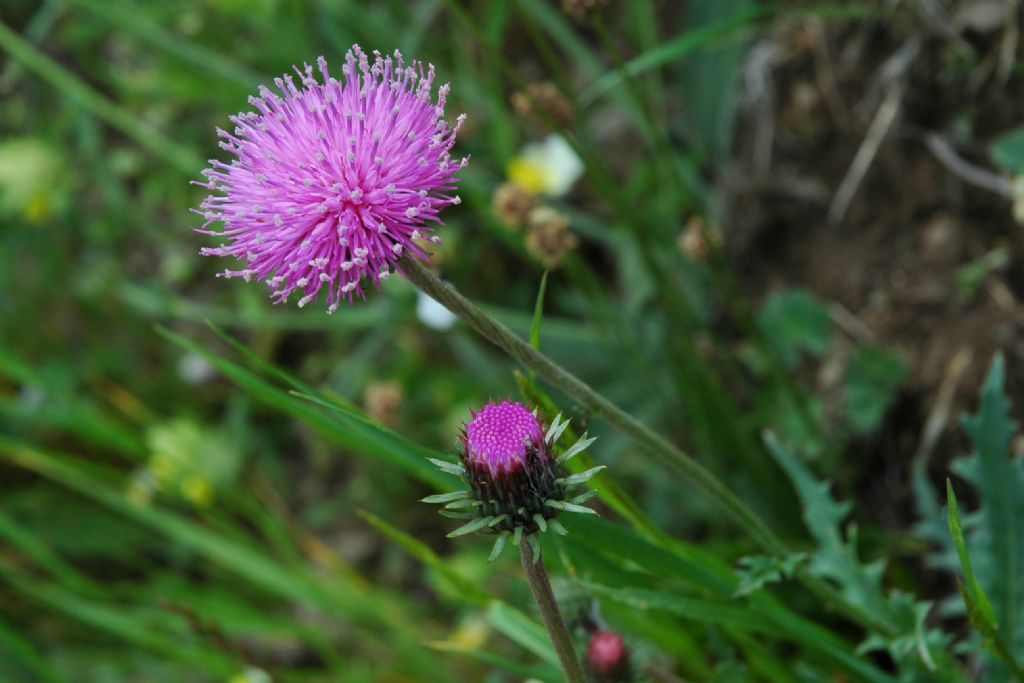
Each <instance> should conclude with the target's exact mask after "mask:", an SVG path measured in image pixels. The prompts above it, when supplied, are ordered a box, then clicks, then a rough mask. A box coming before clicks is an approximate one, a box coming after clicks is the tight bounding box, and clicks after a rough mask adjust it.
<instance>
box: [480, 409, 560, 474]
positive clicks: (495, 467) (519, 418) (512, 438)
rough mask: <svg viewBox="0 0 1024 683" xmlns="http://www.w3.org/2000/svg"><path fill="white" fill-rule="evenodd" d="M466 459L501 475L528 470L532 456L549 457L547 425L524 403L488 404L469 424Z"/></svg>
mask: <svg viewBox="0 0 1024 683" xmlns="http://www.w3.org/2000/svg"><path fill="white" fill-rule="evenodd" d="M464 444H465V447H466V456H465V457H466V460H468V461H469V462H470V463H472V464H473V465H475V466H482V467H486V468H487V469H488V470H489V471H490V474H491V476H499V475H500V474H502V473H508V472H510V471H512V470H514V469H517V468H521V467H525V466H526V465H527V459H528V457H529V456H530V454H531V453H533V452H536V453H537V454H538V456H540V457H544V458H549V457H550V456H548V455H547V450H546V448H544V446H545V443H544V425H543V423H542V422H541V421H540V418H538V417H537V416H536V415H535V414H534V413H533V412H531V411H530V410H529V409H527V408H526V406H524V405H522V404H521V403H511V402H505V403H497V404H495V403H488V404H487V405H486V406H484V407H483V408H482V409H481V410H480V412H478V413H476V414H475V415H474V416H473V419H472V420H471V421H470V423H469V424H468V425H466V436H465V439H464Z"/></svg>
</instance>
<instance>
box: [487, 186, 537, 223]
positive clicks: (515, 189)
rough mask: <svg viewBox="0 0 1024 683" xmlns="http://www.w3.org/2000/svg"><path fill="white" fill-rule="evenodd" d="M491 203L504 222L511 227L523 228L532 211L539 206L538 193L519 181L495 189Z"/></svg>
mask: <svg viewBox="0 0 1024 683" xmlns="http://www.w3.org/2000/svg"><path fill="white" fill-rule="evenodd" d="M491 203H492V205H493V207H494V213H495V214H497V216H498V218H500V219H501V220H502V222H504V223H505V224H506V225H508V226H509V227H510V228H521V227H523V225H525V224H526V219H527V218H528V217H529V215H530V212H531V211H533V210H534V209H535V208H537V195H535V194H533V193H532V192H530V191H529V190H527V189H526V188H524V187H523V186H522V185H520V184H519V183H512V182H509V183H505V184H504V185H502V186H501V187H499V188H498V189H497V190H495V191H494V197H493V198H492V200H491Z"/></svg>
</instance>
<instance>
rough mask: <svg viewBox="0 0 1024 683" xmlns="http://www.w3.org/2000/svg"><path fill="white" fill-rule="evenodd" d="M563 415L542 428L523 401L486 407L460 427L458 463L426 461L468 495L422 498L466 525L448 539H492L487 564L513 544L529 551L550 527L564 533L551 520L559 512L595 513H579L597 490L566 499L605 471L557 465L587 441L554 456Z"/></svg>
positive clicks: (565, 424) (587, 440)
mask: <svg viewBox="0 0 1024 683" xmlns="http://www.w3.org/2000/svg"><path fill="white" fill-rule="evenodd" d="M568 426H569V422H568V420H562V418H561V415H559V416H557V417H555V419H554V420H553V421H552V423H551V425H550V427H546V426H545V425H544V423H543V421H542V420H541V418H540V417H539V416H538V414H537V411H536V410H531V409H530V408H528V407H526V406H525V405H523V404H521V403H513V402H504V403H488V404H487V405H486V406H484V407H483V408H481V409H480V411H479V412H476V413H473V414H472V419H471V420H470V421H469V423H468V424H466V425H465V427H464V430H463V434H462V437H461V442H462V452H461V453H460V460H461V463H459V464H456V463H452V462H447V461H444V460H437V459H432V462H433V463H434V464H435V465H436V466H437V467H438V468H440V469H441V470H443V471H445V472H449V473H451V474H456V475H458V476H460V477H462V479H463V480H464V481H465V482H466V483H467V484H468V487H469V488H468V489H467V490H462V491H455V492H452V493H441V494H437V495H434V496H428V497H427V498H424V499H423V500H424V501H425V502H428V503H439V504H444V508H443V509H442V510H441V514H443V515H445V516H448V517H454V518H456V519H465V520H468V521H467V522H466V523H465V524H464V525H462V526H461V527H459V528H458V529H456V530H455V531H453V532H451V533H450V534H448V536H449V537H456V536H463V535H465V534H469V533H472V532H474V531H479V532H483V533H488V534H497V536H498V537H497V539H496V541H495V543H494V548H493V550H492V551H491V557H490V559H492V560H493V559H494V558H496V557H497V556H498V555H499V554H500V553H501V551H502V549H503V548H504V547H505V544H506V543H507V541H508V540H509V538H511V539H512V541H513V543H514V544H515V545H517V546H518V545H519V543H520V541H521V540H522V538H523V537H524V536H526V537H527V538H528V539H529V542H530V543H531V546H533V547H534V550H535V552H534V557H538V556H539V554H540V553H539V550H538V548H537V546H536V543H537V540H536V536H535V534H536V533H537V532H543V531H546V530H547V529H548V528H551V529H553V530H554V531H555V532H557V533H560V534H564V533H566V531H565V527H563V526H562V525H561V524H560V523H559V522H558V520H557V519H555V518H556V517H557V516H558V514H559V513H561V512H582V513H590V514H594V511H593V510H592V509H590V508H588V507H584V505H583V504H584V503H586V502H587V501H588V500H590V499H591V498H592V497H593V496H594V495H595V494H596V491H594V490H589V491H586V492H584V493H582V494H579V495H575V496H573V495H571V492H572V491H573V489H575V488H577V487H579V486H581V485H582V484H584V483H585V482H587V481H589V480H590V479H591V478H592V477H593V476H594V475H596V474H597V473H598V472H600V471H601V470H602V469H604V466H603V465H599V466H597V467H594V468H591V469H589V470H587V471H586V472H581V473H579V474H568V473H567V472H566V471H565V469H564V468H563V465H564V464H565V463H566V462H568V461H569V460H570V459H571V458H573V457H575V456H576V455H579V454H580V453H582V452H583V451H584V450H585V449H586V448H587V447H588V446H589V445H590V444H591V443H593V442H594V439H593V438H590V437H588V436H587V435H586V434H584V435H583V436H582V437H580V438H579V439H578V440H577V441H576V443H574V444H573V445H572V446H570V447H569V448H567V449H566V450H565V452H563V453H562V454H561V455H556V453H555V450H556V447H557V444H558V441H559V438H560V437H561V436H562V434H563V433H564V432H565V430H566V429H567V428H568Z"/></svg>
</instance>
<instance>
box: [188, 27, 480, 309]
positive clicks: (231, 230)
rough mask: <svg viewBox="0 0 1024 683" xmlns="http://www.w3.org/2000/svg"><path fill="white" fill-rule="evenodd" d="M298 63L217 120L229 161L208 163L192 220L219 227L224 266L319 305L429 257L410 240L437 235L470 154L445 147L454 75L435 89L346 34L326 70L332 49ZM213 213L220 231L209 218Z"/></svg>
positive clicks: (417, 71)
mask: <svg viewBox="0 0 1024 683" xmlns="http://www.w3.org/2000/svg"><path fill="white" fill-rule="evenodd" d="M317 65H318V67H319V72H320V76H321V78H322V82H321V81H320V80H317V78H316V77H315V76H314V72H313V67H312V66H310V65H309V64H306V65H305V66H304V68H303V69H301V70H300V69H298V68H297V67H296V69H295V72H296V74H297V75H298V80H299V84H298V85H296V83H295V81H294V79H293V78H292V76H290V75H285V76H284V77H282V78H278V79H276V80H275V81H274V83H275V85H276V87H277V91H278V92H273V91H271V90H270V89H269V88H266V87H261V88H260V90H259V96H258V97H250V98H249V103H250V104H251V105H252V106H253V107H254V108H255V109H256V111H250V112H243V113H241V114H238V115H237V116H232V117H231V118H230V120H231V122H232V123H233V124H234V130H233V132H228V131H224V130H218V131H217V133H218V135H219V136H220V137H221V138H223V141H222V142H221V143H220V146H221V147H222V148H223V149H225V150H227V151H228V152H229V153H230V154H232V155H234V156H235V157H236V159H234V160H232V161H231V163H229V164H228V163H224V162H221V161H216V160H212V161H210V168H208V169H207V170H206V171H204V172H203V175H204V176H205V177H206V180H205V181H204V182H201V183H196V184H198V185H200V186H202V187H205V188H208V189H209V190H211V192H213V193H214V194H212V195H211V196H209V197H207V198H206V200H204V201H203V203H202V204H201V205H200V208H199V209H198V210H197V211H196V213H198V214H199V215H201V216H202V217H203V218H204V220H205V222H204V223H203V225H202V227H201V228H199V229H198V230H199V232H202V233H205V234H209V235H214V236H218V237H220V238H222V239H223V240H224V242H223V243H222V244H220V245H219V246H216V247H209V248H204V249H203V250H202V252H201V253H203V254H204V255H207V256H232V257H234V258H236V259H237V260H238V261H240V262H241V267H240V268H239V269H236V270H230V269H229V270H225V271H223V272H222V273H221V274H220V275H221V276H222V277H241V278H243V279H245V280H246V281H248V280H254V279H255V280H265V281H266V282H267V284H268V285H269V287H270V288H271V295H270V296H271V298H273V299H274V300H275V302H276V303H280V302H283V301H286V300H287V299H288V298H289V296H291V295H292V294H293V293H301V298H300V299H299V306H304V305H306V304H307V303H309V302H311V301H315V300H316V299H317V298H319V296H320V295H321V294H323V295H324V296H325V298H326V299H327V303H328V312H330V313H333V312H334V311H335V310H337V308H338V305H339V304H340V302H341V301H342V300H347V301H349V302H351V301H352V300H353V299H354V298H355V297H360V298H363V297H365V292H364V290H363V286H364V283H365V281H366V280H367V279H368V280H369V281H371V282H373V284H374V285H377V286H380V284H381V281H383V280H384V279H386V278H387V277H388V276H389V275H390V274H391V272H392V270H393V269H395V268H397V263H398V260H399V259H400V258H401V257H402V256H403V255H406V254H409V255H412V256H414V257H417V258H423V259H425V258H426V254H425V252H424V251H423V250H422V249H421V247H420V246H418V245H417V244H416V242H415V241H414V240H417V239H419V238H427V239H430V240H431V241H434V242H439V241H440V238H438V237H437V236H436V235H434V234H433V233H434V227H435V226H436V225H438V224H440V223H441V220H440V217H439V214H440V211H441V210H442V209H443V208H444V207H446V206H448V205H450V204H458V203H460V199H459V197H458V196H457V195H453V194H452V192H453V191H454V189H455V184H456V177H455V174H456V172H457V171H458V170H459V169H460V168H462V167H463V166H465V164H466V163H467V161H468V158H463V159H453V158H452V157H451V149H452V145H454V144H455V136H456V133H457V132H458V130H459V128H460V127H461V125H462V122H463V121H464V118H465V117H464V115H463V116H459V118H458V119H457V122H456V123H455V125H454V126H449V124H448V122H447V121H446V120H445V118H444V108H445V101H446V99H447V96H448V91H449V86H448V85H444V86H441V87H440V88H439V89H438V91H437V98H436V101H434V100H433V99H432V97H433V95H432V93H433V84H434V67H433V66H432V65H429V66H427V67H424V65H423V64H422V63H420V62H417V61H413V62H411V63H410V64H408V65H407V64H406V63H405V61H404V60H403V58H402V55H401V54H400V53H399V52H397V51H396V52H395V53H394V56H393V57H391V56H389V57H384V56H382V55H381V54H380V53H378V52H374V61H373V62H372V63H371V62H370V59H369V58H368V57H367V55H366V54H365V53H364V52H363V51H362V50H361V49H360V48H359V46H354V47H353V48H352V49H351V50H350V51H349V52H348V54H347V55H346V58H345V63H344V64H343V65H342V68H341V71H342V77H341V80H338V79H336V78H334V77H333V76H331V74H330V71H329V70H328V67H327V60H325V59H324V58H323V57H320V59H319V60H318V61H317ZM215 223H220V224H221V229H219V230H215V229H211V226H212V225H213V224H215Z"/></svg>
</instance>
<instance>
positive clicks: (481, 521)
mask: <svg viewBox="0 0 1024 683" xmlns="http://www.w3.org/2000/svg"><path fill="white" fill-rule="evenodd" d="M493 519H494V518H493V517H478V518H477V519H474V520H473V521H472V522H467V523H466V524H463V525H462V526H460V527H459V528H458V529H456V530H455V531H452V532H450V533H449V534H448V538H458V537H459V536H465V535H466V534H471V533H473V532H474V531H480V529H483V528H484V527H486V526H487V525H488V524H490V523H491V521H493Z"/></svg>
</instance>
